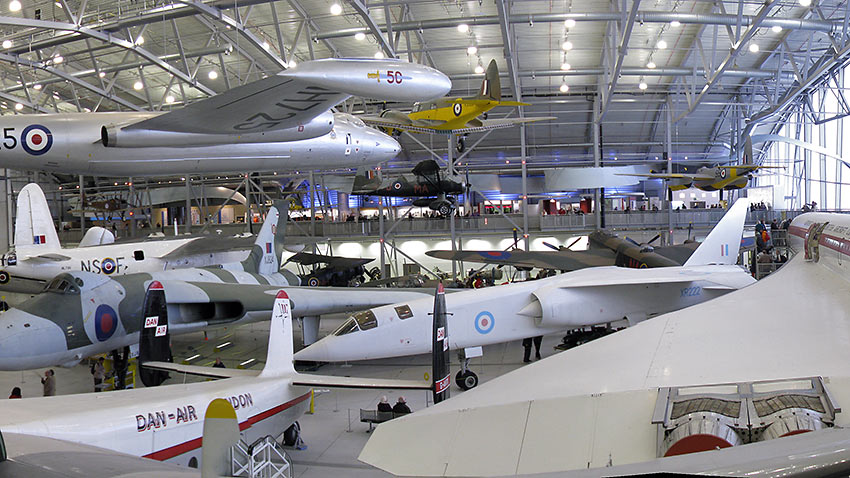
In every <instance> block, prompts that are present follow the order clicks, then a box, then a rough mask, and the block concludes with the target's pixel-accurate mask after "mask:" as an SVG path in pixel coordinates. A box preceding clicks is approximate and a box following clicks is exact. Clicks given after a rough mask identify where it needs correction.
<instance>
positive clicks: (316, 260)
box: [287, 252, 375, 269]
mask: <svg viewBox="0 0 850 478" xmlns="http://www.w3.org/2000/svg"><path fill="white" fill-rule="evenodd" d="M374 260H375V259H369V258H362V259H361V258H355V257H337V256H325V255H322V254H313V253H310V252H299V253H297V254H295V255H294V256H292V257H290V258H289V259H287V262H294V263H296V264H301V265H303V266H311V265H314V264H327V265H329V266H331V267H334V268H336V269H350V268H352V267H357V266H362V265H364V264H368V263H370V262H372V261H374Z"/></svg>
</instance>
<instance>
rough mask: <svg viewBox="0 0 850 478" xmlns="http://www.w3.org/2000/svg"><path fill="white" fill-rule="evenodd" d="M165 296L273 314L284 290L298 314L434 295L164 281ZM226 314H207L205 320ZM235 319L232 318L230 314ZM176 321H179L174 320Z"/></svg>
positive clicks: (170, 299) (181, 301)
mask: <svg viewBox="0 0 850 478" xmlns="http://www.w3.org/2000/svg"><path fill="white" fill-rule="evenodd" d="M161 282H162V285H163V287H164V289H165V299H166V301H167V302H168V304H169V305H171V304H187V305H188V304H211V303H212V304H215V303H226V304H228V305H229V306H234V305H235V304H238V305H239V306H240V307H241V309H242V310H244V311H245V312H257V313H263V312H266V311H268V312H269V313H271V310H272V305H273V304H274V298H275V295H277V292H278V291H279V290H281V289H283V290H285V291H286V293H287V294H288V295H289V299H290V301H291V302H292V312H293V315H294V316H295V317H304V316H308V315H324V314H330V313H337V312H351V311H357V310H363V309H369V308H372V307H376V306H379V305H387V304H395V303H396V302H406V301H410V300H414V299H418V298H421V297H427V296H431V294H429V292H430V290H429V289H385V288H366V287H357V288H353V287H299V286H277V285H264V284H233V283H211V282H189V281H179V280H171V281H169V280H164V281H161ZM216 319H218V320H221V319H226V317H218V316H215V317H208V318H206V319H205V320H216ZM231 319H232V317H231ZM175 323H176V321H175Z"/></svg>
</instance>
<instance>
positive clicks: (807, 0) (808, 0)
mask: <svg viewBox="0 0 850 478" xmlns="http://www.w3.org/2000/svg"><path fill="white" fill-rule="evenodd" d="M811 4H812V0H800V5H802V6H804V7H808V6H809V5H811ZM9 9H10V10H11V9H12V4H11V3H10V4H9Z"/></svg>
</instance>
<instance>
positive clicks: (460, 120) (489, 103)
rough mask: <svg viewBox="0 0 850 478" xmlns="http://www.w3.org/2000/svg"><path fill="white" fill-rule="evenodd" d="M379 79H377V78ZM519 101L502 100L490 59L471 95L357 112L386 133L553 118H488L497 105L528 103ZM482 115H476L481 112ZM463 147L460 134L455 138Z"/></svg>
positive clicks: (475, 128)
mask: <svg viewBox="0 0 850 478" xmlns="http://www.w3.org/2000/svg"><path fill="white" fill-rule="evenodd" d="M379 81H380V80H379ZM528 105H529V104H528V103H520V102H518V101H502V86H501V81H500V80H499V67H498V65H496V60H491V61H490V65H489V66H487V73H486V74H485V75H484V81H483V82H482V83H481V90H480V91H479V92H478V95H476V96H475V97H473V98H449V97H445V98H440V99H438V100H435V101H429V102H427V103H416V104H415V105H413V111H411V112H410V113H404V112H402V111H398V110H384V111H382V112H381V114H380V116H368V115H366V116H360V117H359V118H360V119H362V120H363V122H365V123H367V124H370V125H372V126H378V127H380V128H381V129H383V130H385V131H386V132H387V133H389V134H396V135H397V134H400V133H401V131H410V132H412V133H431V134H434V133H440V134H456V135H465V134H467V133H477V132H482V131H487V130H491V129H497V128H509V127H511V126H514V125H518V124H521V123H530V122H532V121H542V120H551V119H555V118H554V117H545V118H544V117H540V118H505V119H487V115H486V113H487V112H488V111H490V110H491V109H493V108H495V107H497V106H528ZM482 115H483V118H479V116H482ZM458 149H459V150H461V151H462V150H463V138H462V137H461V139H460V141H459V142H458Z"/></svg>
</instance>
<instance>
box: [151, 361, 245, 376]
mask: <svg viewBox="0 0 850 478" xmlns="http://www.w3.org/2000/svg"><path fill="white" fill-rule="evenodd" d="M142 367H147V368H152V369H154V370H162V371H164V372H177V373H185V374H189V375H198V376H200V377H207V378H234V377H256V376H257V375H259V374H260V371H259V370H243V369H239V368H216V367H204V366H201V365H186V364H182V363H172V362H157V361H150V362H144V363H142Z"/></svg>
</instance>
